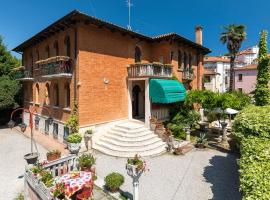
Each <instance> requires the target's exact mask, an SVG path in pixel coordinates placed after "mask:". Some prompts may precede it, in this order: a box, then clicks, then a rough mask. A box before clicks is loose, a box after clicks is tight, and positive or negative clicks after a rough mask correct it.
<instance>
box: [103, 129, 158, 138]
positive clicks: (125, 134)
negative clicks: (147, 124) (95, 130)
mask: <svg viewBox="0 0 270 200" xmlns="http://www.w3.org/2000/svg"><path fill="white" fill-rule="evenodd" d="M107 133H110V134H113V135H118V136H119V137H127V138H136V137H143V136H146V135H152V134H154V133H152V132H151V131H144V132H140V133H136V134H127V133H123V132H118V131H115V130H109V131H108V132H107Z"/></svg>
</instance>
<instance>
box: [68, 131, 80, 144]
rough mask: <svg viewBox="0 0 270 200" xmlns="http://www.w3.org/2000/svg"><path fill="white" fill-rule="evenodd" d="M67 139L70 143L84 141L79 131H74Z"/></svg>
mask: <svg viewBox="0 0 270 200" xmlns="http://www.w3.org/2000/svg"><path fill="white" fill-rule="evenodd" d="M67 141H68V142H69V143H80V142H81V141H82V136H81V135H80V134H78V133H73V134H70V135H69V136H68V137H67Z"/></svg>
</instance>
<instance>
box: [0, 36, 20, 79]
mask: <svg viewBox="0 0 270 200" xmlns="http://www.w3.org/2000/svg"><path fill="white" fill-rule="evenodd" d="M20 64H21V62H20V60H18V59H17V58H16V57H14V56H12V55H11V53H10V52H9V51H8V50H7V47H6V46H5V45H4V43H3V38H2V37H1V35H0V77H1V76H5V75H9V76H12V75H13V73H14V72H13V71H12V69H13V68H15V67H18V66H19V65H20Z"/></svg>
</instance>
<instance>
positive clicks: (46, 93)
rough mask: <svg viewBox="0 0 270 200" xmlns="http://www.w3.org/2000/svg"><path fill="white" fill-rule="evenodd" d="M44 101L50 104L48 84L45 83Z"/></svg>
mask: <svg viewBox="0 0 270 200" xmlns="http://www.w3.org/2000/svg"><path fill="white" fill-rule="evenodd" d="M45 103H46V105H50V85H49V83H46V86H45Z"/></svg>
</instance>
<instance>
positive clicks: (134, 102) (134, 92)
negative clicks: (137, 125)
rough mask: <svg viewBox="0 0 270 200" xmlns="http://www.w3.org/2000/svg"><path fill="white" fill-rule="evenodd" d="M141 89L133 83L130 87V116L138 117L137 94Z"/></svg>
mask: <svg viewBox="0 0 270 200" xmlns="http://www.w3.org/2000/svg"><path fill="white" fill-rule="evenodd" d="M140 93H141V89H140V87H139V86H138V85H135V86H134V87H133V89H132V117H134V118H139V96H140Z"/></svg>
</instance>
